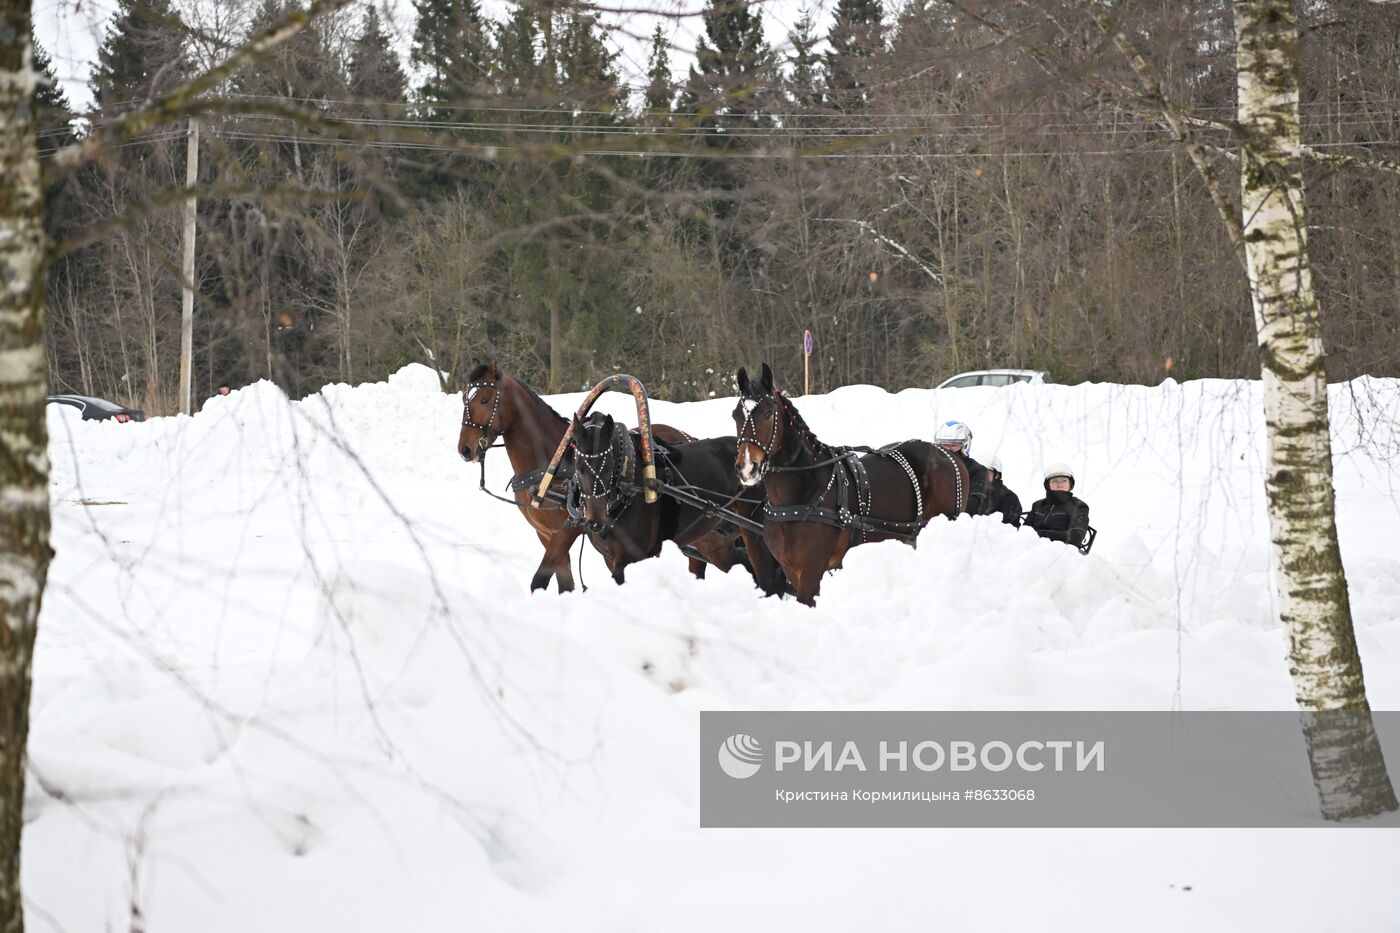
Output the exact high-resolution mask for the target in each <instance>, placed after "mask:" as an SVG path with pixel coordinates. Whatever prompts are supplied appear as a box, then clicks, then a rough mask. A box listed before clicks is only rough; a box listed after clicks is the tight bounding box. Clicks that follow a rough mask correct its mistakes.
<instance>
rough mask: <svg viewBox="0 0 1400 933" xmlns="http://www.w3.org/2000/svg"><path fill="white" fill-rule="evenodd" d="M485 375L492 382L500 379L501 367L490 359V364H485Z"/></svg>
mask: <svg viewBox="0 0 1400 933" xmlns="http://www.w3.org/2000/svg"><path fill="white" fill-rule="evenodd" d="M486 374H487V375H488V376H490V377H491V381H492V382H495V381H496V380H498V379H500V378H501V367H500V365H499V364H498V363H497V362H496V358H495V357H492V358H491V362H489V363H487V364H486Z"/></svg>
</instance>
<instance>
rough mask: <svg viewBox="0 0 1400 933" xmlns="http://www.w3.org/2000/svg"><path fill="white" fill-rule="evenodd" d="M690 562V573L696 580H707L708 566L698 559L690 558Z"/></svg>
mask: <svg viewBox="0 0 1400 933" xmlns="http://www.w3.org/2000/svg"><path fill="white" fill-rule="evenodd" d="M688 560H689V561H690V572H691V574H693V575H694V577H695V579H697V580H703V579H705V567H706V566H707V564H706V563H705V562H704V561H703V560H701V559H700V558H698V557H691V558H688Z"/></svg>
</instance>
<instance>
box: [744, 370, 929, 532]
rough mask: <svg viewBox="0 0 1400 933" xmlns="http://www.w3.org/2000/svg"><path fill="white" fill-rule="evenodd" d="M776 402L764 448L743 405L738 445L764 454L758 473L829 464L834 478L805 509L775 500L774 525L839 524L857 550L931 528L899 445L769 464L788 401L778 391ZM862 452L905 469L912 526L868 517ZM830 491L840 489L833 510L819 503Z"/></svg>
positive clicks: (768, 506)
mask: <svg viewBox="0 0 1400 933" xmlns="http://www.w3.org/2000/svg"><path fill="white" fill-rule="evenodd" d="M774 397H775V398H776V399H777V400H778V402H777V403H776V404H774V406H773V428H772V431H773V433H772V434H771V435H770V436H769V442H768V444H767V445H766V446H765V445H764V444H762V443H761V442H760V441H759V439H758V433H757V431H755V430H754V423H753V409H750V408H749V407H748V406H747V405H745V406H744V423H743V425H742V426H741V427H740V431H739V441H740V442H741V443H742V442H744V441H748V442H749V443H752V444H754V445H755V446H756V447H758V448H759V449H761V450H763V451H764V459H763V462H762V463H761V464H759V475H760V476H762V475H763V474H765V473H789V472H801V471H805V470H814V469H818V468H819V467H822V466H826V465H830V466H831V468H832V469H831V477H830V479H828V480H827V484H826V488H825V489H823V490H822V491H821V492H820V493H818V494H817V496H816V498H814V499H813V500H812V501H811V502H810V503H807V504H804V505H774V504H773V503H772V502H771V501H769V502H766V503H764V506H763V511H764V515H765V516H766V517H767V518H769V519H772V520H773V521H775V522H818V523H820V524H824V525H835V526H837V527H839V528H850V529H851V544H852V546H855V545H857V544H860V543H862V542H864V541H865V539H866V537H867V536H868V535H869V534H870V533H872V532H875V533H879V534H886V535H889V536H891V537H896V538H901V539H903V540H905V541H908V542H911V543H912V542H913V540H914V538H915V537H916V536H917V535H918V533H919V532H920V531H921V530H922V529H923V527H924V526H925V525H927V524H928V522H927V521H925V520H924V517H923V516H924V498H923V490H922V489H921V488H920V487H919V479H918V476H917V475H916V474H915V473H914V470H913V468H912V467H911V466H910V465H909V461H908V459H907V458H906V457H905V456H904V454H903V452H901V451H899V450H897V449H896V448H897V447H898V446H899V445H898V444H888V445H886V446H884V447H881V448H878V449H871V448H869V447H834V448H831V450H832V454H833V455H832V456H831V457H830V458H829V459H827V460H825V461H822V462H819V463H813V464H809V465H804V466H785V467H779V466H771V465H770V461H771V459H772V449H775V448H776V447H777V437H778V409H779V407H782V406H783V404H784V403H785V401H786V400H785V399H783V397H782V396H781V395H777V394H776V393H775V395H774ZM860 453H869V454H873V455H875V456H880V457H889V458H890V459H891V460H894V461H895V462H896V463H898V464H899V466H900V467H901V468H902V469H903V470H904V474H905V475H906V476H907V477H909V482H910V484H911V485H912V486H913V487H914V502H915V510H914V520H913V521H911V522H897V521H891V520H889V519H883V518H874V517H872V516H871V514H870V509H871V491H870V476H869V474H868V472H867V470H866V466H865V463H863V462H862V461H861V458H860V456H859V454H860ZM852 485H854V486H855V499H856V501H855V511H852V510H851V509H850V508H849V507H848V506H847V502H848V500H849V495H848V493H849V491H850V488H851V486H852ZM832 489H835V490H836V503H835V505H836V508H834V509H830V508H827V507H825V506H823V505H821V504H820V503H821V502H822V500H824V499H825V498H826V497H827V495H829V494H830V493H831V491H832Z"/></svg>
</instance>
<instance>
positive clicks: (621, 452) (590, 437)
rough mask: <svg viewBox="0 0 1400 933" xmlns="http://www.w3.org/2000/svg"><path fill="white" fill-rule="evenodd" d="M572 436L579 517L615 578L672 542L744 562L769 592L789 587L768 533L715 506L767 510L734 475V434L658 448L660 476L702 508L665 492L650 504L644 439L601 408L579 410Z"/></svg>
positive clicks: (709, 558) (715, 559) (750, 513)
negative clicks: (582, 417)
mask: <svg viewBox="0 0 1400 933" xmlns="http://www.w3.org/2000/svg"><path fill="white" fill-rule="evenodd" d="M573 437H574V473H573V476H574V484H575V486H576V488H577V489H578V495H579V497H580V500H581V503H582V513H583V514H582V516H581V517H582V519H583V520H584V523H585V528H586V529H587V531H588V540H589V542H590V543H591V544H592V545H593V547H594V548H595V549H597V551H598V553H600V554H602V555H603V559H604V560H605V561H606V562H607V565H608V570H609V571H610V572H611V573H612V577H613V580H615V581H616V582H618V583H622V582H623V581H624V571H625V570H626V568H627V566H628V565H629V564H634V563H636V562H637V561H640V560H646V559H647V558H649V557H655V556H656V555H657V554H659V553H660V552H661V546H662V544H664V543H665V542H667V541H674V542H675V543H676V546H677V547H679V548H681V549H682V550H686V549H694V550H695V551H696V552H698V553H699V554H700V555H701V556H702V557H703V558H704V559H705V561H706V562H707V563H710V564H714V565H715V566H716V567H718V568H719V569H720V570H723V571H724V572H725V573H728V572H729V569H730V568H731V567H733V566H735V565H736V564H741V563H742V564H743V565H744V566H745V567H746V568H747V569H748V570H749V571H750V573H752V574H753V578H754V582H755V583H757V584H758V586H759V588H760V589H762V590H763V591H764V593H765V595H770V596H771V595H773V594H774V593H780V592H782V591H783V590H784V583H785V582H786V581H785V580H784V579H783V577H782V571H781V569H780V568H779V567H778V565H777V562H776V561H775V560H774V559H773V555H772V554H771V553H769V551H768V548H767V546H766V545H765V544H764V543H763V537H762V535H758V534H755V533H753V532H749V531H746V530H744V529H741V528H736V527H734V526H733V525H730V524H729V523H727V522H725V521H723V520H722V519H721V518H720V517H719V515H718V513H716V512H715V511H714V510H713V509H712V508H710V507H712V506H722V507H726V508H728V509H729V510H731V511H733V512H735V513H736V514H738V515H740V516H743V517H745V518H756V517H757V516H758V514H759V512H760V511H761V509H762V506H763V495H762V492H761V491H760V490H757V489H752V490H746V489H744V488H743V487H742V486H740V485H739V482H738V480H737V479H736V478H735V476H734V468H733V464H734V456H735V440H734V438H732V437H713V438H708V439H706V440H699V441H692V442H690V443H686V444H668V445H664V446H662V445H657V447H656V461H657V476H658V478H659V479H660V480H661V481H662V482H663V483H666V484H667V485H668V486H671V487H675V488H676V489H678V490H679V491H681V492H682V493H684V494H688V495H691V496H695V497H697V498H698V499H699V500H701V501H703V502H704V503H705V506H703V507H702V506H700V505H698V504H696V503H694V502H684V501H680V500H679V499H677V498H675V497H673V496H671V495H668V494H665V493H663V494H662V495H661V496H659V497H658V498H657V500H656V501H655V502H647V501H646V500H645V497H644V496H643V494H642V492H643V487H642V467H641V461H642V452H641V444H640V441H639V439H638V438H637V436H636V435H635V434H634V433H632V432H631V431H628V430H627V428H626V427H624V426H623V425H620V424H618V423H617V422H616V421H614V420H613V419H612V417H611V416H609V415H604V414H601V413H597V412H595V413H594V414H592V415H590V416H589V418H588V420H587V421H579V419H578V417H577V416H575V418H574V433H573ZM740 540H742V541H743V550H742V551H741V550H740V549H739V541H740ZM697 576H702V577H703V576H704V574H703V572H702V573H700V574H697Z"/></svg>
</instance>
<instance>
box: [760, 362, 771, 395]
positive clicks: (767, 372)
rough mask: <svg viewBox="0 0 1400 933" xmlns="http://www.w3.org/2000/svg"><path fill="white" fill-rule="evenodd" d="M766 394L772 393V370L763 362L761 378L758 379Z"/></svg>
mask: <svg viewBox="0 0 1400 933" xmlns="http://www.w3.org/2000/svg"><path fill="white" fill-rule="evenodd" d="M759 384H760V385H762V386H763V388H764V389H765V390H766V393H767V394H768V395H772V394H773V370H771V369H769V368H768V364H767V363H764V364H763V378H762V379H761V380H759Z"/></svg>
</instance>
